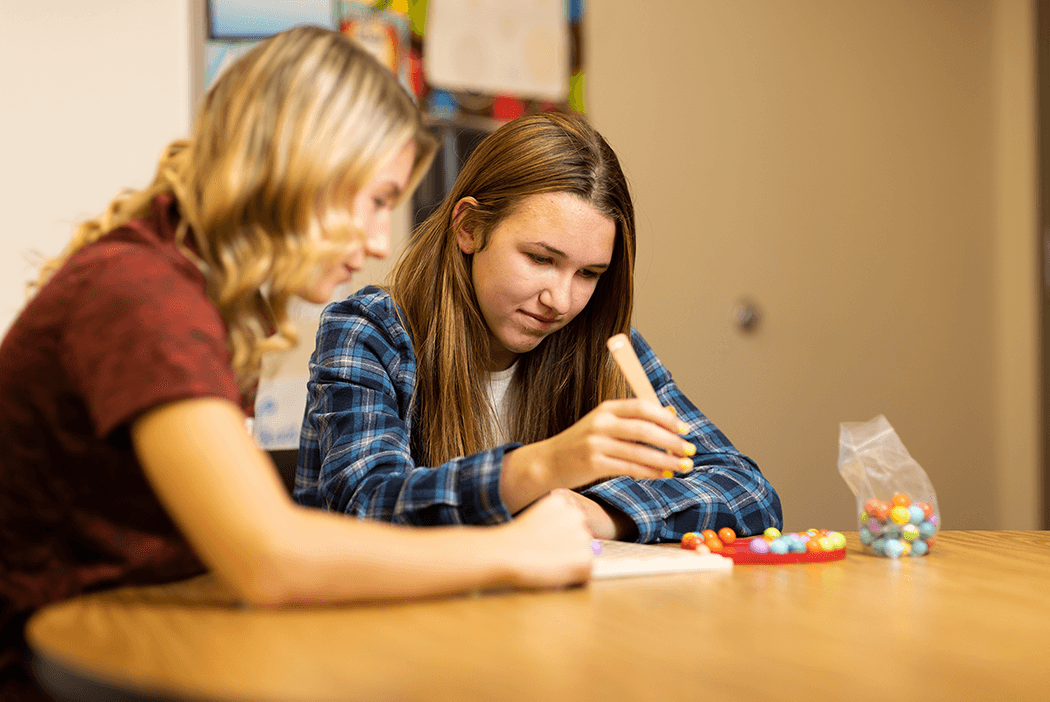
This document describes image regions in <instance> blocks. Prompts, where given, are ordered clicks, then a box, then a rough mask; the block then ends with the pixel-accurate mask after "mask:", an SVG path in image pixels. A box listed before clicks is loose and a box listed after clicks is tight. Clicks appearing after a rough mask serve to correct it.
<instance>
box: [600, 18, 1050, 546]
mask: <svg viewBox="0 0 1050 702" xmlns="http://www.w3.org/2000/svg"><path fill="white" fill-rule="evenodd" d="M1033 27H1034V23H1033V19H1032V15H1031V9H1030V5H1029V3H1028V2H1023V1H1021V0H1003V1H1000V2H996V1H985V2H976V1H974V2H965V3H959V2H955V1H954V0H897V1H885V0H878V1H875V0H870V1H863V0H855V1H853V0H851V1H850V2H842V1H841V0H796V1H793V2H789V3H786V2H781V1H779V0H754V1H752V2H746V3H740V2H733V3H728V2H715V1H713V0H711V1H707V0H702V1H697V0H670V1H668V2H664V3H658V4H653V3H637V2H633V1H631V0H596V2H593V3H591V4H590V5H589V14H588V17H587V23H586V33H587V34H586V52H587V53H586V66H587V79H588V83H587V95H588V101H589V105H588V108H589V113H590V115H591V116H592V118H593V120H594V121H595V123H596V124H597V126H598V127H599V129H601V130H602V132H603V133H604V134H605V135H606V136H607V137H608V138H609V140H610V142H611V143H612V145H613V147H614V148H615V149H617V151H618V153H619V154H620V156H621V159H622V161H623V164H624V167H625V171H626V172H627V175H628V177H629V178H630V179H631V181H632V187H633V189H634V193H635V197H636V204H637V207H638V213H639V236H640V243H639V258H638V267H637V308H636V318H635V322H636V325H637V326H638V327H639V328H640V329H641V331H642V332H643V334H645V335H646V337H647V338H648V339H649V340H650V341H651V342H652V343H653V345H654V347H655V348H656V350H657V352H658V353H659V354H660V355H661V357H662V358H663V359H664V361H665V362H666V363H667V364H668V366H669V367H670V369H671V371H672V373H673V374H674V376H675V378H676V379H677V380H678V382H679V384H680V385H681V386H682V387H683V388H684V389H685V390H686V392H687V394H688V395H689V396H690V397H691V398H693V399H694V401H695V402H696V404H697V405H698V406H699V407H700V408H701V409H702V410H703V411H705V412H706V413H707V414H708V415H709V416H710V417H711V418H712V419H713V420H714V421H715V423H716V424H717V425H719V426H720V427H721V428H722V429H723V430H724V431H725V432H726V433H727V434H728V436H729V437H730V439H731V440H733V441H734V442H735V443H736V444H737V445H738V446H739V447H740V448H741V449H742V450H744V451H745V452H746V453H749V454H750V455H752V456H753V457H755V458H756V459H757V460H758V462H759V464H760V465H761V466H762V467H763V470H764V471H765V472H766V474H767V475H768V476H769V477H770V479H771V480H772V482H773V483H774V485H775V486H776V487H777V488H778V490H779V492H780V493H781V496H782V498H783V500H784V507H785V517H786V521H787V526H788V527H789V528H792V529H803V528H807V527H810V526H823V527H829V528H855V526H851V525H855V521H854V514H855V513H854V503H853V498H852V495H851V493H850V492H849V490H848V488H847V487H846V486H845V483H844V482H843V481H842V479H841V478H840V477H839V475H838V473H837V456H838V430H839V423H840V422H853V421H866V420H868V419H871V418H872V417H874V416H875V415H877V414H884V415H885V416H886V417H887V418H888V419H889V421H890V422H891V424H893V426H894V428H895V429H896V430H897V433H898V434H899V435H900V437H901V438H902V440H903V441H904V443H905V445H906V446H907V447H908V449H909V450H910V451H911V453H912V455H913V456H914V457H915V458H916V460H918V461H919V463H920V464H921V465H922V466H923V467H924V468H925V469H926V472H927V473H928V474H929V475H930V477H931V479H932V480H933V483H934V487H935V488H936V490H937V494H938V498H939V499H940V503H941V509H942V512H943V514H944V518H945V524H946V525H947V526H948V527H949V528H995V527H1028V528H1031V527H1035V526H1037V525H1038V524H1039V510H1040V505H1039V497H1038V486H1039V479H1040V474H1039V471H1040V466H1039V463H1040V457H1039V447H1038V444H1039V436H1040V434H1039V432H1040V429H1039V426H1038V419H1037V418H1038V378H1039V374H1038V353H1037V342H1036V330H1037V321H1036V312H1037V304H1038V298H1037V295H1038V263H1037V260H1036V258H1035V254H1036V245H1035V242H1036V209H1035V207H1036V205H1035V200H1034V195H1035V162H1034V154H1035V136H1034V79H1033V48H1032V41H1033V36H1032V34H1033ZM742 298H751V299H753V300H755V301H756V302H757V303H758V305H759V307H760V308H761V310H762V312H763V320H762V322H761V324H760V326H759V327H758V329H757V331H755V332H754V333H752V334H744V333H741V332H740V331H739V330H738V329H737V328H736V327H735V326H734V324H733V322H732V319H731V312H732V310H733V308H734V305H735V304H736V302H737V301H738V300H740V299H742Z"/></svg>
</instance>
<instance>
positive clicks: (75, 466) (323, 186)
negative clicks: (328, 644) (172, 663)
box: [0, 27, 592, 692]
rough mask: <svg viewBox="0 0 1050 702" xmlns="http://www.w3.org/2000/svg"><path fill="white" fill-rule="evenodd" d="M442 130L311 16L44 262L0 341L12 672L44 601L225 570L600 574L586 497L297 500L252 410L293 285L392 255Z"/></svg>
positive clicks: (309, 294) (541, 582)
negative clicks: (383, 515) (392, 508)
mask: <svg viewBox="0 0 1050 702" xmlns="http://www.w3.org/2000/svg"><path fill="white" fill-rule="evenodd" d="M433 150H434V141H433V139H432V137H431V135H430V134H429V133H428V132H427V130H426V129H425V128H424V127H423V125H422V123H421V121H420V116H419V113H418V112H417V110H416V108H415V106H414V105H413V103H412V101H411V99H410V98H409V96H408V95H407V94H406V93H405V92H404V91H403V90H402V88H401V87H400V85H399V84H398V83H397V81H396V79H395V78H394V77H393V76H392V75H391V74H390V73H389V72H388V71H386V69H384V68H382V67H381V66H380V65H379V64H378V63H377V62H376V61H375V60H373V59H372V58H371V56H369V55H368V53H367V52H366V51H364V50H363V49H362V48H360V47H359V46H358V45H357V44H355V43H354V42H352V41H351V40H349V39H348V38H346V37H345V36H342V35H340V34H338V33H335V32H329V31H326V30H323V29H320V28H313V27H301V28H297V29H293V30H290V31H288V32H285V33H282V34H279V35H276V36H274V37H272V38H270V39H268V40H266V41H264V42H262V43H261V44H260V45H259V46H258V47H256V48H255V49H254V50H253V51H251V52H250V53H249V54H247V55H246V56H245V57H243V58H242V59H241V60H239V61H238V62H237V63H235V64H234V65H233V66H231V67H230V68H229V69H228V70H227V71H226V72H225V73H224V74H223V75H222V76H221V77H220V78H219V80H218V81H217V82H216V84H215V85H214V86H213V87H212V88H211V89H210V90H209V92H208V94H207V95H206V97H205V99H204V101H203V105H202V107H201V110H200V113H199V115H198V117H197V119H196V122H195V129H194V131H193V133H192V136H191V138H190V139H188V140H185V141H177V142H175V143H173V144H171V145H170V146H169V147H168V148H167V149H165V151H164V153H163V155H162V156H161V158H160V162H159V164H158V167H157V172H156V177H155V178H154V180H153V182H152V184H151V185H149V187H147V188H145V189H143V190H140V191H137V192H130V193H126V194H124V195H122V196H120V197H118V198H117V199H115V200H114V201H113V202H112V203H111V204H110V205H109V207H108V208H107V209H106V210H105V212H104V213H103V214H102V215H100V216H99V217H98V218H96V219H94V220H92V221H90V222H87V223H86V224H84V225H82V226H81V227H79V228H78V229H77V231H76V233H75V236H74V237H73V239H72V241H71V242H70V244H69V245H68V247H67V248H66V249H65V251H64V252H63V253H62V254H61V256H59V257H58V258H57V259H55V260H54V261H51V262H49V263H48V264H47V265H45V266H44V268H43V271H42V273H41V276H40V279H39V280H38V281H37V283H36V285H35V286H34V294H33V296H32V298H31V299H30V301H29V302H28V304H27V306H26V307H25V309H24V310H23V311H22V312H21V314H20V315H19V317H18V319H17V320H16V321H15V322H14V324H13V326H12V327H11V329H10V331H9V332H8V334H7V335H6V337H5V339H4V341H3V344H2V345H0V442H2V445H3V446H4V451H3V452H0V566H2V567H0V575H2V579H0V597H2V599H0V606H2V610H0V632H2V634H3V648H2V649H0V673H2V674H0V679H4V680H8V679H11V680H15V681H16V682H13V683H10V684H12V685H14V684H17V680H18V679H19V676H20V672H19V671H20V670H21V680H22V681H23V682H25V678H26V676H25V675H24V669H21V668H20V666H21V665H22V662H23V660H24V657H25V653H26V651H25V644H24V641H22V639H21V627H22V624H23V622H24V621H25V619H26V617H27V616H28V614H29V613H30V612H31V611H32V610H34V609H36V608H38V607H40V606H42V605H45V604H47V603H49V602H53V601H56V600H58V599H62V598H67V597H71V596H74V595H77V594H79V593H83V592H87V591H91V590H97V589H100V588H107V587H114V586H119V585H127V584H139V583H153V582H159V581H165V580H172V579H177V578H185V577H188V576H192V575H196V574H199V573H201V572H203V571H205V570H207V569H210V570H212V571H214V573H215V574H216V575H217V576H218V577H219V578H221V580H222V581H224V582H225V583H226V584H227V585H228V586H229V587H230V588H231V589H232V591H233V592H234V593H235V594H236V595H237V596H239V597H240V598H241V599H242V600H244V601H245V602H248V603H253V604H258V605H281V604H285V603H317V602H335V601H348V600H362V599H377V598H381V599H391V598H402V597H412V596H418V595H428V594H436V593H446V592H452V591H457V590H464V589H469V588H477V587H486V586H494V585H499V586H504V585H513V586H553V585H564V584H568V583H575V582H580V581H582V580H584V579H586V578H587V576H588V574H589V569H590V559H591V555H592V552H591V549H590V536H589V534H588V532H587V530H586V528H585V526H584V518H583V515H582V513H581V512H580V510H579V509H578V508H576V507H575V506H574V505H573V504H572V503H571V501H569V500H568V499H566V498H564V497H560V498H559V497H555V498H554V499H551V500H547V501H544V502H543V503H542V504H540V505H537V507H536V509H534V510H530V513H529V514H528V515H527V516H526V518H525V519H524V520H523V521H522V522H521V523H520V524H514V525H508V526H506V527H500V528H497V529H464V528H449V529H440V530H415V529H406V528H399V527H392V526H390V525H384V524H376V523H364V522H360V521H358V520H355V519H348V518H346V517H345V516H342V515H333V514H328V513H324V512H321V511H318V510H312V509H304V508H302V507H300V506H298V505H296V504H294V503H293V502H292V501H291V499H290V496H289V495H288V494H287V492H286V491H285V489H284V488H283V485H282V483H281V481H280V479H279V477H278V474H277V472H276V470H275V468H274V466H273V465H272V463H270V461H269V459H268V458H267V456H266V454H265V453H263V452H262V451H260V450H259V449H258V448H257V447H256V446H255V444H254V443H253V441H252V439H251V437H250V436H249V435H248V433H247V432H246V431H245V428H244V427H245V412H246V410H247V411H248V412H250V409H251V405H252V394H253V388H254V387H255V384H256V381H257V377H258V368H259V360H260V358H261V357H262V355H263V354H264V353H266V352H268V351H272V350H277V349H285V348H289V347H290V346H291V345H292V344H294V343H295V342H296V339H295V334H294V331H293V329H292V326H291V325H290V324H289V321H288V313H287V305H288V302H289V300H290V299H291V298H292V297H293V296H297V297H301V298H305V299H307V300H310V301H313V302H324V301H326V300H328V299H329V298H330V297H331V295H332V291H333V289H334V288H335V287H336V286H337V285H339V284H341V283H345V282H346V281H348V280H349V279H350V278H351V275H352V274H353V272H354V271H355V270H357V269H359V268H360V267H361V265H362V263H363V261H364V259H365V256H369V255H370V256H383V255H385V254H386V251H387V248H388V237H389V222H390V211H391V208H392V207H393V206H394V205H395V204H396V203H397V202H399V201H400V200H401V199H402V198H404V197H405V195H406V194H408V193H409V192H410V191H411V189H412V188H413V187H414V185H415V183H416V181H417V180H418V179H419V177H420V174H421V173H422V171H423V169H424V168H425V167H426V166H427V164H428V163H429V161H430V159H431V156H432V153H433ZM12 672H13V673H14V674H13V675H12V674H9V673H12ZM0 692H6V691H5V690H0Z"/></svg>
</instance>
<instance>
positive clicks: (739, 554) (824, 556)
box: [720, 536, 846, 565]
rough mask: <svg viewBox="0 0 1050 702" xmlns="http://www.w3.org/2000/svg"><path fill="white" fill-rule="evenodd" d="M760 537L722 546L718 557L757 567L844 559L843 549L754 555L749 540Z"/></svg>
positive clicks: (756, 537) (755, 537)
mask: <svg viewBox="0 0 1050 702" xmlns="http://www.w3.org/2000/svg"><path fill="white" fill-rule="evenodd" d="M761 538H762V537H761V536H751V537H748V538H743V539H737V540H736V541H734V542H733V543H731V544H729V545H727V546H724V547H723V548H722V551H721V552H720V555H722V556H726V557H727V558H732V559H733V563H734V564H736V565H757V564H762V563H826V562H827V561H840V560H842V559H843V558H845V557H846V549H845V548H837V549H835V550H834V551H817V552H816V553H811V552H810V551H806V552H805V553H755V552H754V551H752V550H751V539H761Z"/></svg>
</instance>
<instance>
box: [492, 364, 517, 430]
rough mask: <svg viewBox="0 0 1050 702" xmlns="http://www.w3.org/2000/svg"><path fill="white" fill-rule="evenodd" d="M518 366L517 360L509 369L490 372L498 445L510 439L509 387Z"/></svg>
mask: <svg viewBox="0 0 1050 702" xmlns="http://www.w3.org/2000/svg"><path fill="white" fill-rule="evenodd" d="M517 367H518V363H517V361H515V362H514V363H513V364H512V365H511V367H510V368H508V369H507V370H501V371H496V372H494V373H489V403H490V404H491V405H492V409H493V415H494V416H495V418H496V444H495V445H496V446H499V445H500V444H505V443H507V442H508V441H510V438H509V436H508V434H507V432H508V431H509V429H510V398H509V397H508V396H507V389H508V388H509V387H510V381H511V379H512V378H513V377H514V371H515V369H516V368H517Z"/></svg>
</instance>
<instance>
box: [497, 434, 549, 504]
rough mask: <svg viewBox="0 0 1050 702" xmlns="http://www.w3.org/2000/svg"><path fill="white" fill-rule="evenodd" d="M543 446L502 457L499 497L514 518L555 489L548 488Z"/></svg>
mask: <svg viewBox="0 0 1050 702" xmlns="http://www.w3.org/2000/svg"><path fill="white" fill-rule="evenodd" d="M543 443H544V442H542V441H541V442H537V443H535V444H527V445H525V446H520V447H518V448H516V449H514V450H513V451H508V452H507V453H506V454H505V455H504V456H503V468H502V469H501V472H500V487H499V489H500V497H501V498H502V499H503V504H504V505H506V507H507V510H508V511H509V512H510V513H511V514H516V513H518V512H520V511H521V510H523V509H525V508H526V507H528V506H529V505H530V504H532V503H533V502H534V501H535V500H537V499H539V498H540V497H542V496H543V495H546V494H547V493H548V492H550V491H551V490H552V489H554V487H555V486H553V485H550V484H549V482H550V480H549V471H548V470H547V467H546V463H547V462H546V461H545V460H544V458H543V454H544V452H543V448H542V445H543Z"/></svg>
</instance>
